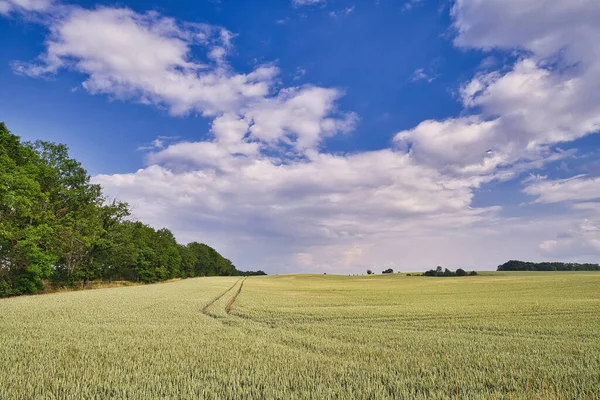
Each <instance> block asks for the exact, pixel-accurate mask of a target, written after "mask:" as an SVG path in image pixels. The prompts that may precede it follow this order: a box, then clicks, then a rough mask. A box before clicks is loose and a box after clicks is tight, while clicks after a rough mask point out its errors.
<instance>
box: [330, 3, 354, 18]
mask: <svg viewBox="0 0 600 400" xmlns="http://www.w3.org/2000/svg"><path fill="white" fill-rule="evenodd" d="M355 8H356V6H354V5H352V6H350V7H346V8H344V9H343V10H341V11H330V12H329V16H330V17H332V18H337V17H341V16H346V15H350V14H352V13H353V12H354V9H355Z"/></svg>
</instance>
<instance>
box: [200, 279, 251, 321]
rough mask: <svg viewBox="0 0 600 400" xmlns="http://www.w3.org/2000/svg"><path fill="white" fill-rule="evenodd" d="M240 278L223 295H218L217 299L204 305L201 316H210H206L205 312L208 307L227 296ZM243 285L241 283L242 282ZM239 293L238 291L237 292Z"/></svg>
mask: <svg viewBox="0 0 600 400" xmlns="http://www.w3.org/2000/svg"><path fill="white" fill-rule="evenodd" d="M241 280H242V278H240V279H238V280H237V281H235V283H234V284H233V285H231V287H230V288H229V289H227V290H226V291H224V292H223V293H221V294H220V295H218V296H217V297H215V298H214V299H212V300H211V301H209V302H208V303H206V304H205V305H204V307H202V314H204V315H210V314H208V312H207V310H208V307H210V306H212V305H213V304H214V303H215V302H217V301H218V300H219V299H220V298H221V297H223V296H225V295H226V294H227V292H229V291H230V290H231V289H233V288H234V287H235V285H237V284H238V282H239V281H241ZM242 284H243V282H242ZM238 292H239V291H238Z"/></svg>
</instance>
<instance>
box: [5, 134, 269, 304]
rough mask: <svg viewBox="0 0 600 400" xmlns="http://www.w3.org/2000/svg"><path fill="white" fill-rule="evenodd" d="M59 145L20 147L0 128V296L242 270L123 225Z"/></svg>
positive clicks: (204, 249)
mask: <svg viewBox="0 0 600 400" xmlns="http://www.w3.org/2000/svg"><path fill="white" fill-rule="evenodd" d="M128 216H129V207H128V206H127V204H125V203H121V202H118V201H115V200H113V201H108V199H106V198H105V197H104V196H103V195H102V188H101V187H100V186H99V185H95V184H92V183H91V179H90V176H89V175H88V173H87V171H86V170H85V169H84V168H83V167H82V165H81V164H80V163H79V162H78V161H77V160H75V159H73V158H71V157H69V152H68V148H67V147H66V146H65V145H62V144H55V143H49V142H43V141H37V142H35V143H28V142H25V143H23V142H21V140H20V138H19V137H18V136H15V135H13V134H11V133H10V132H9V131H8V129H7V128H6V126H5V125H4V124H3V123H0V297H5V296H13V295H19V294H27V293H35V292H37V291H39V290H41V289H43V288H44V282H45V281H50V282H52V284H53V285H55V286H73V285H76V284H83V286H84V287H86V286H87V285H88V283H89V282H90V281H91V280H94V279H103V280H110V281H112V280H132V281H139V282H156V281H161V280H166V279H172V278H179V277H181V278H186V277H193V276H211V275H241V274H246V275H250V274H253V275H254V274H256V275H259V274H264V272H262V271H256V272H253V271H249V272H247V273H242V272H240V271H238V270H237V269H236V267H235V266H234V265H233V264H232V262H231V261H230V260H228V259H226V258H224V257H223V256H221V254H219V253H218V252H217V251H216V250H215V249H213V248H212V247H210V246H208V245H206V244H202V243H197V242H192V243H190V244H188V245H186V246H183V245H180V244H178V243H177V241H176V240H175V237H174V235H173V234H172V233H171V231H169V230H168V229H166V228H163V229H159V230H155V229H154V228H152V227H150V226H148V225H145V224H143V223H141V222H133V221H128V220H127V219H126V218H127V217H128Z"/></svg>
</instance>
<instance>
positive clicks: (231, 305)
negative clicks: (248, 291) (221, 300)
mask: <svg viewBox="0 0 600 400" xmlns="http://www.w3.org/2000/svg"><path fill="white" fill-rule="evenodd" d="M246 279H248V277H245V278H244V279H242V283H241V284H240V287H239V288H238V291H237V292H236V293H235V295H234V296H233V297H232V298H231V300H229V303H227V306H226V307H225V312H226V313H227V314H229V312H230V311H231V307H233V303H235V301H236V300H237V298H238V296H239V295H240V293H241V291H242V287H244V282H246ZM236 283H237V282H236Z"/></svg>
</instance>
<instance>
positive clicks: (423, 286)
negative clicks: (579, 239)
mask: <svg viewBox="0 0 600 400" xmlns="http://www.w3.org/2000/svg"><path fill="white" fill-rule="evenodd" d="M67 398H73V399H110V398H114V399H124V398H127V399H153V398H161V399H177V398H186V399H196V398H206V399H214V398H226V399H244V398H257V399H260V398H267V399H275V398H276V399H296V398H302V399H320V398H325V399H337V398H340V399H355V398H361V399H362V398H366V399H385V398H393V399H425V398H427V399H436V398H440V399H441V398H461V399H494V398H497V399H500V398H502V399H505V398H508V399H511V398H512V399H596V398H600V273H594V272H580V273H578V272H572V273H489V274H486V275H479V276H475V277H461V278H429V277H415V276H412V277H407V276H404V275H400V274H395V275H393V276H391V275H387V276H383V275H376V276H357V277H348V276H330V275H281V276H267V277H249V278H239V277H215V278H195V279H188V280H182V281H177V282H170V283H163V284H155V285H148V286H133V287H124V288H109V289H97V290H89V291H80V292H70V293H57V294H49V295H42V296H30V297H19V298H11V299H5V300H0V399H3V400H4V399H67Z"/></svg>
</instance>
